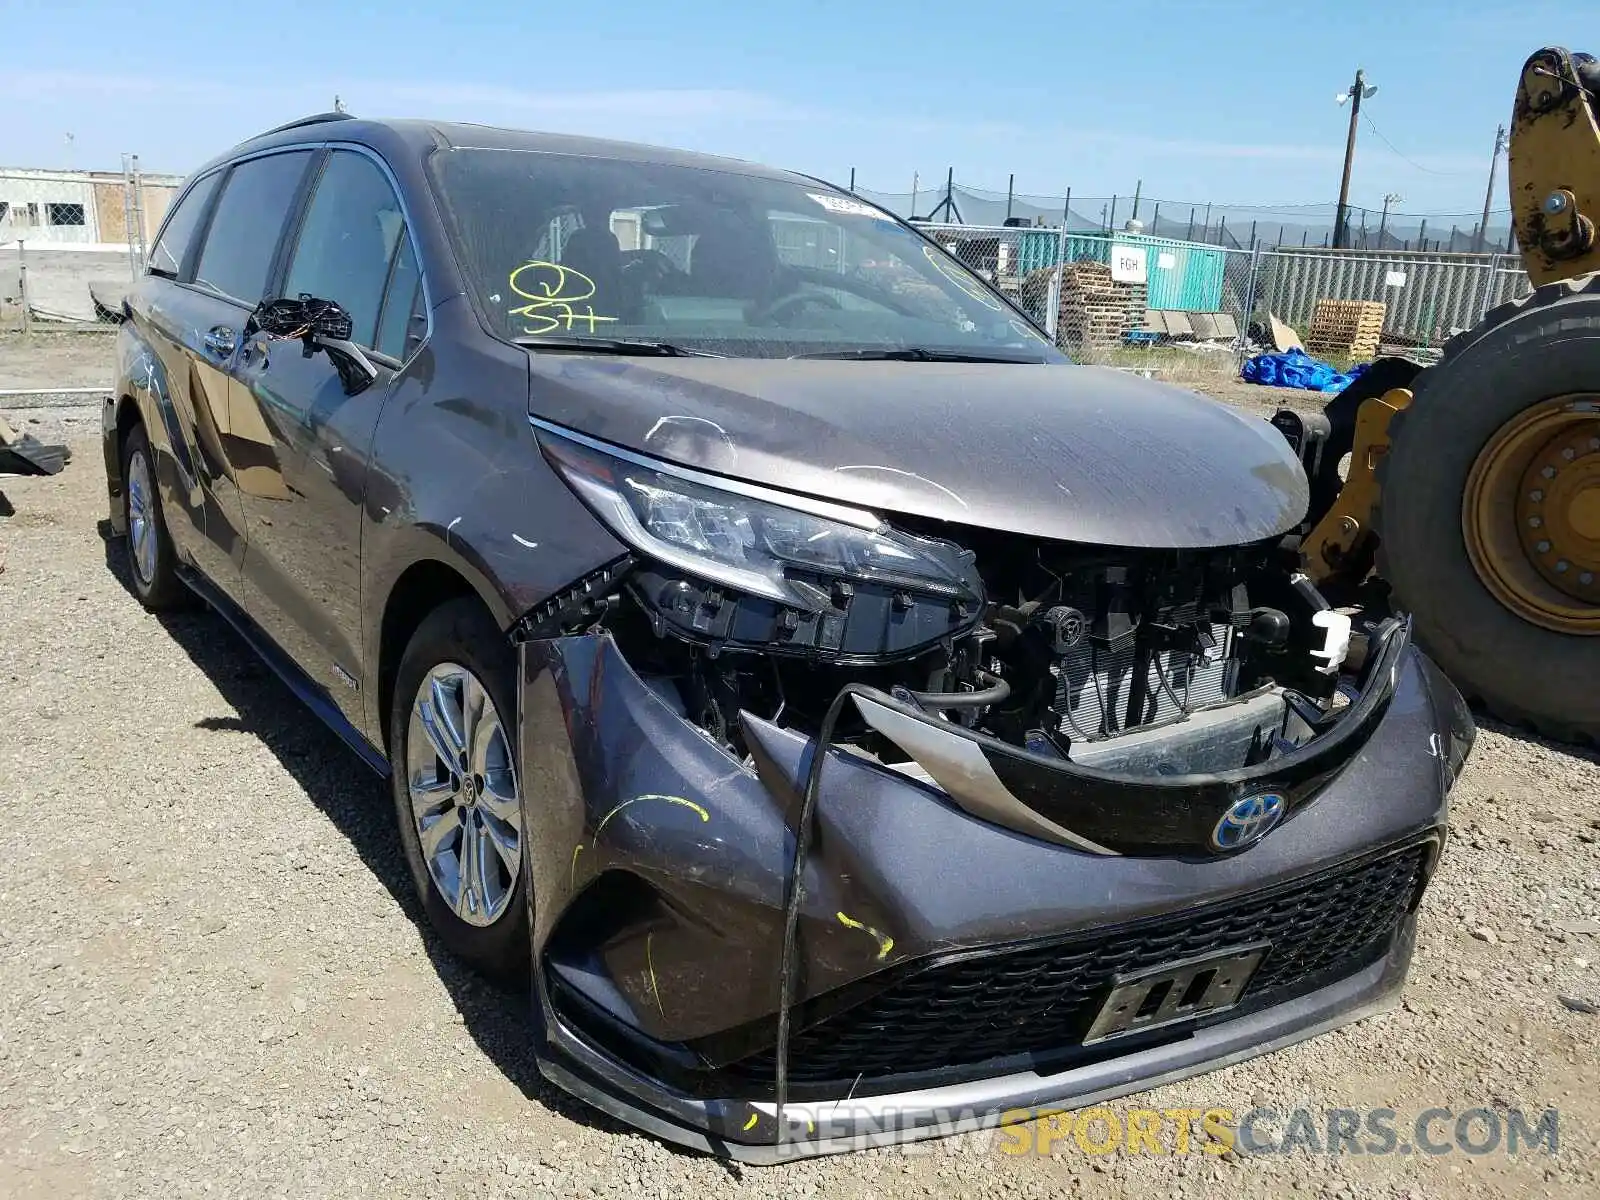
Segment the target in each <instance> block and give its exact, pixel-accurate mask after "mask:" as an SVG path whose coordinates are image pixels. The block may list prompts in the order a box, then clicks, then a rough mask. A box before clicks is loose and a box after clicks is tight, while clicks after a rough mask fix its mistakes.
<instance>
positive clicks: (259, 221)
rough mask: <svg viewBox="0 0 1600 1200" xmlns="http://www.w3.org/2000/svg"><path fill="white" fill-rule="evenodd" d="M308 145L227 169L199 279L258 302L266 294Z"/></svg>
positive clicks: (196, 278)
mask: <svg viewBox="0 0 1600 1200" xmlns="http://www.w3.org/2000/svg"><path fill="white" fill-rule="evenodd" d="M310 158H311V151H309V150H294V151H290V152H289V153H287V154H271V155H268V156H266V157H265V158H252V159H250V160H249V161H247V162H242V163H240V164H239V165H238V166H236V167H234V168H233V170H232V171H230V172H229V173H228V181H227V182H226V183H225V184H223V185H222V198H221V199H219V200H218V201H217V211H216V215H215V216H213V217H212V218H211V228H210V230H209V231H208V232H207V233H206V244H205V247H204V249H202V250H201V251H200V265H199V266H198V267H197V268H196V270H195V275H194V281H195V283H197V284H199V285H200V286H202V287H206V288H210V289H211V290H212V291H214V292H220V293H221V294H222V295H224V296H228V297H231V298H232V299H234V300H238V301H241V302H243V303H245V304H248V305H251V306H254V305H255V304H256V303H257V302H258V301H259V300H260V299H261V298H262V296H263V295H264V294H265V293H266V289H267V276H268V275H269V274H270V273H271V271H272V256H273V254H274V253H275V252H276V251H277V248H278V235H279V234H280V233H281V232H282V230H283V220H284V216H285V215H286V214H287V213H288V211H289V206H290V205H291V204H292V203H293V202H294V197H295V192H296V191H297V190H298V189H299V187H300V180H301V178H302V177H303V176H304V175H305V170H306V163H307V162H308V161H309V160H310Z"/></svg>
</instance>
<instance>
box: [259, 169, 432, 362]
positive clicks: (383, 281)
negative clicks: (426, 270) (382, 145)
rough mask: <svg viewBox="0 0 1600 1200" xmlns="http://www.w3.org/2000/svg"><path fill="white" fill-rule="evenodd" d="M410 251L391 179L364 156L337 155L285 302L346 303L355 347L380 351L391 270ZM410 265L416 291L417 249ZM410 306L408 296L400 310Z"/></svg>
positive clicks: (312, 211) (305, 232) (292, 267)
mask: <svg viewBox="0 0 1600 1200" xmlns="http://www.w3.org/2000/svg"><path fill="white" fill-rule="evenodd" d="M409 244H410V239H409V238H408V237H406V226H405V217H404V216H403V215H402V214H401V211H400V201H399V200H398V199H397V198H396V197H395V194H394V189H393V188H391V187H390V186H389V180H388V178H387V177H386V176H385V175H384V173H383V171H382V170H380V169H379V167H378V165H377V164H376V163H374V162H373V161H372V160H371V159H370V158H368V157H366V155H364V154H356V153H354V152H353V151H348V150H336V151H334V153H333V155H332V156H331V157H330V158H329V159H328V165H327V167H326V168H325V169H324V170H323V172H322V179H321V181H320V182H319V183H318V184H317V191H316V194H315V196H313V197H312V200H311V206H310V208H309V209H308V210H307V211H306V218H305V222H304V224H303V225H302V226H301V229H300V238H299V242H298V244H297V245H296V246H295V251H294V258H293V260H292V261H291V262H290V264H289V274H288V278H287V279H286V280H285V281H284V287H283V291H284V295H286V296H299V295H302V294H304V295H311V296H315V297H317V298H318V299H319V300H336V301H338V302H339V304H341V305H342V306H343V307H344V309H345V311H346V312H348V313H349V314H350V319H351V323H352V326H353V328H352V332H351V334H350V338H351V340H352V341H354V342H357V343H359V344H361V345H363V346H368V347H372V348H375V349H376V348H378V343H379V340H378V314H379V310H380V309H381V308H382V307H383V297H384V288H385V286H386V285H387V284H388V281H389V275H390V265H391V264H392V263H394V260H395V251H396V248H397V247H400V246H406V247H409ZM406 257H407V258H408V259H410V263H411V265H410V268H409V270H410V272H411V274H412V276H413V287H414V285H415V273H416V260H415V259H411V258H410V251H409V248H408V249H407V251H406ZM396 265H398V264H396ZM409 305H410V296H409V295H408V296H407V297H406V299H404V300H402V301H401V302H400V306H401V307H403V308H409ZM401 336H402V338H403V333H402V335H401ZM396 357H399V355H398V354H397V355H396Z"/></svg>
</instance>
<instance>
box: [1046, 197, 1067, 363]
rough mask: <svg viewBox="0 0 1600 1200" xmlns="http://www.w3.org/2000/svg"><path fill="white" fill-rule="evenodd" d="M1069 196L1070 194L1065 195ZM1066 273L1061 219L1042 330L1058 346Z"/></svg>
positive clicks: (1065, 233) (1064, 239)
mask: <svg viewBox="0 0 1600 1200" xmlns="http://www.w3.org/2000/svg"><path fill="white" fill-rule="evenodd" d="M1067 194H1068V196H1071V194H1072V193H1071V192H1068V193H1067ZM1071 204H1072V201H1071V200H1070V199H1069V200H1068V201H1067V206H1068V211H1069V212H1070V211H1071ZM1066 273H1067V220H1066V218H1065V217H1062V219H1061V232H1060V233H1059V234H1057V235H1056V269H1055V270H1054V271H1052V272H1051V273H1050V299H1049V300H1048V301H1047V303H1046V308H1045V316H1044V330H1045V332H1046V333H1048V334H1049V335H1050V341H1051V342H1052V343H1053V344H1055V345H1057V346H1059V345H1060V344H1061V339H1060V338H1059V337H1058V336H1057V335H1056V329H1057V327H1058V326H1059V324H1060V322H1061V281H1062V279H1063V278H1064V277H1065V276H1066Z"/></svg>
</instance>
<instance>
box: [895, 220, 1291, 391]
mask: <svg viewBox="0 0 1600 1200" xmlns="http://www.w3.org/2000/svg"><path fill="white" fill-rule="evenodd" d="M922 229H923V232H924V233H926V234H927V235H928V236H929V237H931V238H932V239H933V240H934V241H936V242H938V243H939V244H940V245H942V246H944V247H945V248H946V249H947V250H949V251H950V252H951V253H952V254H954V255H955V256H956V257H957V258H959V259H960V260H961V261H962V262H963V263H965V264H966V265H967V266H968V267H970V268H972V269H973V270H974V271H976V272H977V273H978V274H980V275H982V276H983V277H984V278H985V279H987V280H988V281H989V282H991V283H993V284H994V285H995V286H996V287H997V288H998V289H999V290H1000V291H1001V292H1002V293H1004V294H1005V295H1006V296H1008V297H1009V298H1010V299H1011V301H1012V302H1013V303H1014V304H1016V306H1017V307H1018V308H1020V309H1022V310H1023V311H1024V312H1026V313H1027V314H1028V315H1029V316H1030V317H1032V318H1033V319H1034V320H1035V321H1037V322H1038V323H1039V324H1040V325H1041V326H1043V327H1044V329H1045V330H1046V331H1047V332H1049V333H1050V334H1051V336H1052V337H1054V339H1055V342H1056V344H1057V345H1058V346H1060V347H1061V348H1062V349H1063V350H1064V351H1066V352H1067V353H1068V354H1069V355H1070V356H1071V357H1072V358H1073V359H1074V360H1075V361H1077V362H1080V363H1090V364H1094V365H1098V366H1114V367H1124V368H1128V369H1132V370H1141V371H1149V372H1151V373H1159V374H1161V375H1162V376H1163V377H1166V378H1179V379H1183V378H1190V377H1197V376H1204V375H1211V374H1216V373H1219V372H1220V373H1230V374H1231V373H1233V372H1234V371H1236V370H1237V368H1238V362H1239V360H1240V356H1241V354H1242V352H1243V350H1244V348H1245V345H1246V334H1247V332H1248V325H1249V316H1250V314H1251V312H1252V311H1253V309H1254V307H1255V302H1256V288H1257V285H1258V282H1259V269H1258V268H1259V259H1260V255H1259V253H1257V254H1252V253H1250V252H1249V251H1241V250H1231V249H1228V248H1226V247H1222V246H1211V245H1204V244H1200V243H1194V242H1184V241H1179V240H1177V239H1173V238H1156V237H1149V236H1144V235H1138V234H1103V233H1083V232H1078V231H1075V230H1067V229H1064V228H1061V227H1057V228H1054V229H1051V228H1017V227H981V226H970V225H938V224H923V225H922Z"/></svg>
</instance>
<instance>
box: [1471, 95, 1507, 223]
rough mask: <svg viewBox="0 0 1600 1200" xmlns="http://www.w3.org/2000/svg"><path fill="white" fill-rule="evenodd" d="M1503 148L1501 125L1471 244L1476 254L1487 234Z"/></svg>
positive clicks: (1503, 133) (1503, 131) (1495, 139)
mask: <svg viewBox="0 0 1600 1200" xmlns="http://www.w3.org/2000/svg"><path fill="white" fill-rule="evenodd" d="M1505 148H1506V127H1505V126H1504V125H1502V126H1500V128H1499V129H1497V130H1495V131H1494V153H1493V154H1492V155H1491V156H1490V157H1489V186H1488V188H1487V189H1486V190H1485V191H1484V193H1483V220H1482V221H1480V222H1478V238H1477V241H1476V242H1474V243H1473V246H1472V249H1473V251H1474V252H1475V253H1477V254H1482V253H1483V243H1484V239H1485V238H1487V237H1488V236H1489V205H1490V204H1491V203H1493V201H1494V175H1495V170H1496V169H1497V168H1498V167H1499V166H1500V152H1501V151H1503V150H1504V149H1505Z"/></svg>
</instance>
